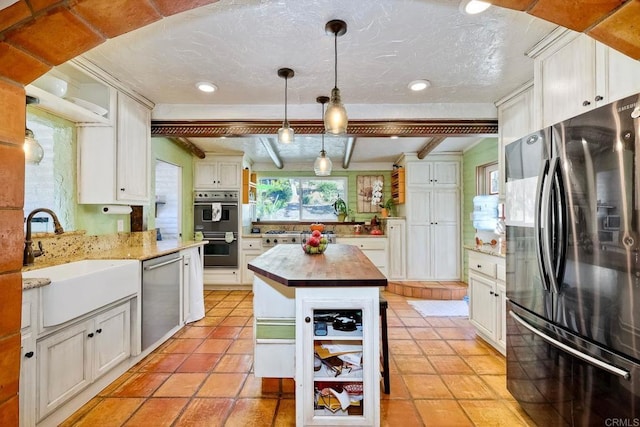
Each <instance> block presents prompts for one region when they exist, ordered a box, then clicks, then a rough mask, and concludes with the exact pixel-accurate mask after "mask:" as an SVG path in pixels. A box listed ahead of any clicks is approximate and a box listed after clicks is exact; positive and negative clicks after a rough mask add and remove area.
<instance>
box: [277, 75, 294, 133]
mask: <svg viewBox="0 0 640 427" xmlns="http://www.w3.org/2000/svg"><path fill="white" fill-rule="evenodd" d="M294 74H295V73H294V72H293V70H292V69H291V68H280V69H279V70H278V76H280V77H282V78H283V79H284V122H282V127H281V128H280V129H278V142H281V143H283V144H290V143H291V142H293V137H294V132H293V129H292V128H291V126H289V121H288V120H287V89H288V85H287V81H288V80H289V79H290V78H292V77H293V76H294Z"/></svg>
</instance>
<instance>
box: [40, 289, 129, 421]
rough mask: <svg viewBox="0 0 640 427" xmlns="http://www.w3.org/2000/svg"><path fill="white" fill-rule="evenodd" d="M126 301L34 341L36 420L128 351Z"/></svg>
mask: <svg viewBox="0 0 640 427" xmlns="http://www.w3.org/2000/svg"><path fill="white" fill-rule="evenodd" d="M129 304H130V303H129V301H127V302H124V303H122V304H120V305H118V306H116V307H113V308H111V309H109V310H106V311H103V312H101V313H98V314H96V315H95V316H93V317H91V318H88V319H86V320H83V321H80V322H77V323H75V324H73V325H70V326H68V327H65V328H63V329H61V330H59V331H58V332H54V333H53V334H51V335H49V336H47V337H45V338H42V339H40V340H39V341H38V344H37V352H36V354H37V364H38V373H37V390H38V391H37V393H38V397H37V400H38V415H37V418H38V420H41V419H43V418H44V417H46V416H47V415H49V414H50V413H51V412H52V411H53V410H55V409H56V408H57V407H59V406H60V405H62V404H63V403H64V402H66V401H67V400H68V399H70V398H71V397H73V396H74V395H75V394H77V393H79V392H80V391H81V390H83V389H84V388H85V387H87V386H88V385H89V384H90V383H92V382H93V381H94V380H96V379H98V378H99V377H100V376H101V375H103V374H104V373H106V372H107V371H108V370H110V369H111V368H112V367H113V366H115V365H117V364H118V363H120V362H122V361H123V360H125V359H126V358H128V357H129V355H130V354H131V341H130V324H131V322H130V306H129Z"/></svg>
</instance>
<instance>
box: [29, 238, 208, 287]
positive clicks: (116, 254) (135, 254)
mask: <svg viewBox="0 0 640 427" xmlns="http://www.w3.org/2000/svg"><path fill="white" fill-rule="evenodd" d="M205 243H208V241H207V240H202V241H194V240H188V241H177V240H161V241H158V242H154V243H153V244H149V245H143V246H124V247H121V248H116V249H111V250H106V251H101V252H98V253H89V254H87V255H86V256H85V257H83V258H77V257H76V258H71V257H70V258H69V259H64V260H60V259H58V260H57V261H56V262H51V263H44V264H34V265H29V266H25V267H23V268H22V271H31V270H38V269H41V268H45V267H52V266H54V265H59V264H65V263H69V262H75V261H82V260H85V259H136V260H138V261H144V260H147V259H151V258H156V257H159V256H162V255H167V254H170V253H173V252H176V251H180V250H183V249H188V248H192V247H196V246H200V245H204V244H205ZM50 283H51V281H50V280H49V279H48V278H46V277H43V278H31V279H24V278H23V279H22V290H23V291H24V290H27V289H34V288H39V287H41V286H46V285H49V284H50Z"/></svg>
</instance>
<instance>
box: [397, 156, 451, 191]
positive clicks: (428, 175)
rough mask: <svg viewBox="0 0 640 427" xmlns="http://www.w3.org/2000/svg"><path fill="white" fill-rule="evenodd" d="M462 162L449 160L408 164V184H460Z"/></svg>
mask: <svg viewBox="0 0 640 427" xmlns="http://www.w3.org/2000/svg"><path fill="white" fill-rule="evenodd" d="M459 182H460V163H459V162H449V161H434V162H427V161H423V162H412V163H409V164H407V186H418V185H419V186H425V185H426V186H458V185H459Z"/></svg>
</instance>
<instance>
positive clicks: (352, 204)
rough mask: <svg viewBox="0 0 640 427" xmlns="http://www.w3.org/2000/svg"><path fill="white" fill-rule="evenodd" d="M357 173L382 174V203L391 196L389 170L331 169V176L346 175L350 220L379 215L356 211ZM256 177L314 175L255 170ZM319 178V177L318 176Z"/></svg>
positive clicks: (365, 218)
mask: <svg viewBox="0 0 640 427" xmlns="http://www.w3.org/2000/svg"><path fill="white" fill-rule="evenodd" d="M358 175H382V176H383V177H384V186H383V187H382V189H383V193H384V196H383V197H382V203H384V202H386V201H387V200H388V199H389V198H390V197H391V171H380V170H369V171H365V170H362V171H344V170H340V171H335V170H334V171H332V172H331V176H332V177H347V179H348V190H347V199H346V201H347V204H348V205H349V209H350V211H353V213H354V216H355V218H354V219H353V220H352V219H349V220H350V221H368V220H370V219H371V218H373V216H374V215H377V216H378V218H379V217H380V213H377V214H376V213H358V212H357V202H356V201H357V199H358V197H357V189H356V181H357V179H358V178H357V177H358ZM257 176H258V179H260V178H270V177H273V178H280V177H287V178H292V177H314V174H313V171H312V170H310V171H304V172H293V171H272V172H257ZM320 179H321V178H320Z"/></svg>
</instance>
